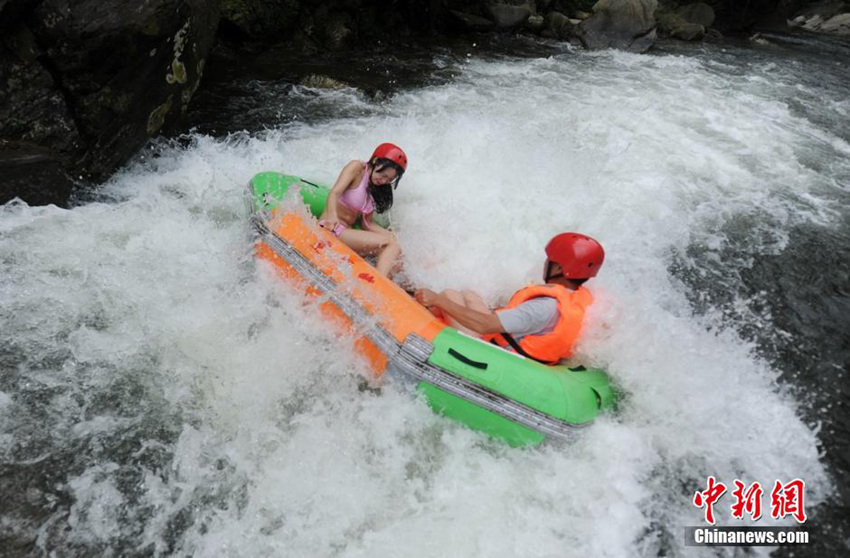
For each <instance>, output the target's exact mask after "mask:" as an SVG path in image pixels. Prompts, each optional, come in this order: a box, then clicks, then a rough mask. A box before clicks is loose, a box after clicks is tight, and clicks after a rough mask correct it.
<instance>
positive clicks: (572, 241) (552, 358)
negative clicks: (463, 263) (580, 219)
mask: <svg viewBox="0 0 850 558" xmlns="http://www.w3.org/2000/svg"><path fill="white" fill-rule="evenodd" d="M604 259H605V251H604V250H603V249H602V245H600V244H599V242H597V241H596V240H594V239H593V238H591V237H589V236H585V235H583V234H578V233H561V234H559V235H557V236H555V237H554V238H552V240H550V241H549V244H547V245H546V263H545V265H544V267H543V281H544V283H545V284H544V285H529V286H527V287H524V288H522V289H520V290H518V291H517V292H516V293H514V295H513V296H512V297H511V299H510V301H509V302H508V304H507V305H506V306H504V307H502V308H497V309H496V310H495V311H494V310H491V309H490V308H489V307H488V306H487V304H485V302H484V300H483V299H482V298H481V297H480V296H479V295H478V294H476V293H474V292H472V291H463V292H458V291H453V290H446V291H443V292H442V293H440V294H437V293H435V292H434V291H431V290H429V289H420V290H418V291H416V300H418V301H419V303H420V304H422V305H423V306H425V307H427V308H429V309H431V311H432V312H434V314H436V315H438V316H441V317H442V318H443V319H444V321H446V323H448V324H449V325H450V326H452V327H454V328H456V329H459V330H461V331H464V332H466V333H469V334H472V335H478V336H480V337H481V338H483V339H485V340H487V341H491V342H493V343H496V344H498V345H499V346H501V347H505V348H507V349H509V350H511V349H512V350H514V351H516V352H518V353H519V354H521V355H523V356H525V357H528V358H532V359H534V360H537V361H539V362H543V363H546V364H555V363H557V362H558V361H560V360H561V359H564V358H567V357H569V356H570V354H571V353H572V350H573V345H574V344H575V341H576V339H577V338H578V335H579V332H580V331H581V324H582V321H583V319H584V312H585V309H586V308H587V307H588V306H590V304H591V303H592V302H593V297H592V296H591V294H590V291H588V290H587V289H586V288H584V287H583V286H582V284H583V283H584V282H585V281H587V280H588V279H590V278H591V277H595V276H596V274H597V273H598V272H599V268H600V267H602V262H603V260H604Z"/></svg>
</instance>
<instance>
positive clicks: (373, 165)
mask: <svg viewBox="0 0 850 558" xmlns="http://www.w3.org/2000/svg"><path fill="white" fill-rule="evenodd" d="M406 169H407V155H405V154H404V151H402V150H401V148H400V147H398V146H397V145H393V144H392V143H382V144H381V145H379V146H378V147H377V148H376V149H375V152H374V153H372V157H371V158H370V159H369V161H368V162H366V163H364V162H362V161H351V162H350V163H348V164H347V165H345V167H344V168H343V169H342V172H341V173H340V174H339V178H337V179H336V182H335V183H334V185H333V188H332V189H331V193H330V195H328V201H327V204H326V206H325V211H324V213H322V217H321V219H320V220H319V225H320V226H322V227H324V228H325V229H327V230H329V231H331V232H333V234H334V235H335V236H337V237H339V239H340V240H342V241H343V242H344V243H345V244H346V245H348V246H349V247H350V248H351V249H352V250H354V251H355V252H357V253H358V254H360V255H361V256H377V257H378V261H377V263H376V265H375V267H376V268H377V270H378V271H379V272H381V273H383V274H384V275H386V276H387V277H389V276H390V274H391V273H392V270H393V265H394V264H395V262H396V260H397V259H398V257H399V255H400V254H401V248H400V247H399V245H398V242H397V241H396V238H395V235H394V234H393V233H391V232H390V231H388V230H386V229H384V228H382V227H379V226H378V225H376V224H375V223H373V222H372V214H373V213H374V212H375V211H377V212H378V213H383V212H385V211H387V210H388V209H389V208H390V207H392V205H393V190H394V189H395V188H396V186H398V182H399V180H401V176H402V175H403V174H404V171H405V170H406ZM358 219H360V226H361V227H362V230H358V229H353V228H352V227H353V226H354V224H355V223H356V222H357V220H358Z"/></svg>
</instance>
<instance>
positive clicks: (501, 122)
mask: <svg viewBox="0 0 850 558" xmlns="http://www.w3.org/2000/svg"><path fill="white" fill-rule="evenodd" d="M728 63H729V62H728V61H725V62H724V61H723V60H722V59H721V58H712V57H710V56H705V57H696V56H694V57H689V56H674V55H655V56H638V55H629V54H622V53H603V54H595V55H588V54H580V55H576V54H566V55H563V56H555V57H551V58H545V59H534V60H512V59H504V60H481V59H475V58H472V59H470V60H469V61H468V62H467V63H465V64H463V65H462V69H463V70H462V72H461V74H460V76H459V77H458V78H457V79H456V80H454V81H453V82H452V83H450V84H446V85H439V86H433V87H426V88H422V89H416V90H412V91H407V92H404V93H400V94H397V95H395V96H394V97H392V98H391V99H390V100H388V101H385V102H383V103H381V104H374V103H372V101H370V100H368V99H367V98H364V97H362V96H360V95H359V94H358V93H357V92H355V91H350V90H343V91H332V92H319V93H318V96H317V97H316V102H317V103H332V104H333V103H335V104H338V105H340V106H348V107H351V106H353V105H363V107H364V108H363V112H364V115H363V116H358V117H350V118H346V119H340V120H331V121H326V122H322V123H313V124H303V125H294V126H288V127H286V128H284V129H282V130H275V131H269V132H267V133H263V134H256V135H254V136H248V135H239V136H233V137H231V138H229V139H212V138H209V137H196V138H194V139H193V141H192V142H191V144H190V145H188V146H183V147H180V146H171V147H162V148H160V149H159V151H158V156H155V157H151V156H150V155H149V156H148V157H147V159H145V160H142V161H140V162H138V163H137V164H134V165H132V166H130V167H129V168H127V169H126V170H124V171H122V172H121V173H120V174H119V175H118V176H116V177H115V178H114V179H113V180H111V181H110V182H109V183H108V184H106V185H105V186H104V187H103V189H102V194H103V196H102V198H101V201H98V202H94V203H88V204H86V205H83V206H80V207H76V208H74V209H71V210H64V209H57V208H55V207H28V206H26V205H25V204H20V203H11V204H8V205H6V206H5V207H3V208H0V265H2V277H3V281H2V285H0V298H2V308H3V313H2V331H0V339H2V345H3V347H4V353H3V355H4V356H3V359H4V360H3V361H2V363H3V372H2V373H3V375H4V377H5V379H4V380H3V383H2V391H0V425H2V428H0V460H2V461H3V462H5V463H7V464H8V466H9V467H10V469H8V470H10V471H11V470H14V471H18V472H17V473H16V474H21V475H24V476H21V477H16V478H25V477H26V474H25V473H20V471H26V470H28V468H32V470H34V471H37V472H38V473H37V475H38V478H37V479H36V478H33V479H32V480H31V484H30V485H29V486H28V487H26V488H21V490H26V491H27V492H26V495H25V496H22V497H21V501H26V502H29V504H28V505H30V506H32V508H33V509H35V510H37V511H32V510H29V509H24V508H21V507H16V508H15V509H14V510H9V509H7V510H6V511H5V512H4V513H3V519H2V522H3V524H2V525H0V529H2V530H7V531H8V532H10V533H13V535H15V536H19V537H21V538H31V539H32V540H34V543H33V544H34V549H36V550H37V551H38V552H44V553H50V552H53V551H56V552H59V554H60V555H61V554H62V553H63V552H68V553H71V554H73V553H97V554H104V555H110V554H112V555H125V554H132V553H134V552H138V553H143V554H147V553H154V554H167V553H172V552H173V553H178V554H180V555H197V556H251V557H255V556H304V557H314V556H344V557H355V556H411V557H413V556H458V557H469V556H487V557H499V556H503V557H511V558H513V557H516V556H559V557H563V556H576V557H578V556H612V557H629V556H634V555H646V556H654V555H657V554H659V553H660V552H664V553H668V554H673V555H684V554H687V555H701V554H705V555H713V554H714V553H715V552H717V551H718V549H707V548H702V549H697V548H686V547H684V546H683V527H684V526H688V525H701V524H703V523H704V522H703V519H702V513H703V512H702V510H699V509H697V508H695V507H694V506H693V504H692V503H691V499H692V498H693V494H694V491H695V490H704V489H705V483H706V477H707V476H708V475H714V476H715V477H717V479H718V480H721V481H723V482H725V483H726V484H727V485H728V486H730V487H731V486H732V481H733V480H734V479H736V478H740V479H743V480H745V481H746V482H748V483H750V482H753V481H760V482H761V483H762V485H763V486H765V487H772V485H773V482H774V481H775V480H777V479H779V480H782V481H783V482H787V481H789V480H791V479H792V478H797V477H799V478H802V479H804V480H805V481H806V488H807V491H806V498H807V506H808V507H809V511H810V512H811V511H812V510H813V509H814V506H815V505H816V504H817V503H818V502H819V501H822V500H823V499H824V498H825V497H826V496H827V495H828V493H829V491H830V490H831V488H830V481H829V479H828V477H827V475H826V472H825V466H824V465H823V464H822V462H821V459H820V456H819V448H818V446H817V438H816V430H817V425H812V424H806V423H805V422H804V421H803V419H802V418H801V416H800V411H799V408H800V405H801V402H800V400H799V398H798V397H797V396H796V395H795V394H794V392H793V391H792V390H789V389H787V388H785V387H783V386H781V385H780V384H778V383H777V381H776V378H777V375H778V372H777V371H776V370H774V369H772V368H771V366H769V365H768V364H767V363H766V362H765V361H763V360H762V359H760V358H759V357H758V356H757V355H756V354H755V352H754V350H753V348H754V347H753V345H752V344H750V343H748V342H745V341H743V340H742V339H741V337H740V336H739V335H738V334H737V333H736V330H735V329H734V328H733V327H729V326H731V324H724V323H723V322H722V318H721V316H720V315H719V314H714V313H711V312H709V313H708V314H705V315H695V314H694V312H693V311H692V310H691V306H690V303H689V301H688V298H687V296H686V289H687V287H685V286H684V285H683V284H682V283H681V282H679V281H677V280H676V279H675V278H674V277H673V276H672V275H671V272H670V265H671V262H672V261H673V260H674V259H675V258H684V259H687V258H689V257H692V256H691V255H689V253H688V252H687V248H688V246H690V245H693V244H698V245H700V246H703V247H704V248H705V249H706V250H708V251H709V252H710V251H711V250H715V249H719V248H721V247H722V246H724V244H726V243H728V242H732V241H737V240H735V239H732V238H730V237H729V236H728V235H727V232H726V231H728V230H729V227H732V226H734V225H735V224H736V223H740V222H742V221H745V222H747V223H749V225H747V226H748V227H749V229H748V231H749V232H748V234H747V238H746V241H747V242H748V243H752V244H753V245H754V246H755V248H754V249H755V250H763V251H768V252H769V251H776V250H780V249H781V248H782V246H783V243H784V242H785V241H786V234H787V233H786V231H787V230H788V229H789V227H791V226H793V225H795V224H798V223H816V224H818V225H822V226H830V224H831V223H834V222H835V221H836V220H837V219H838V218H839V217H838V213H837V208H836V207H835V203H836V202H835V193H836V192H837V191H838V190H839V189H841V188H842V187H843V186H841V185H840V184H838V183H837V182H836V180H835V178H834V177H835V176H837V174H838V172H837V171H835V167H834V166H830V165H832V163H831V164H830V165H820V166H818V165H815V164H812V163H811V161H824V160H826V161H837V162H835V163H834V165H845V166H844V167H841V169H842V170H841V172H843V173H846V172H847V170H846V165H847V162H846V161H847V158H848V156H850V146H849V145H848V144H847V143H846V141H845V140H843V139H841V138H838V137H836V136H834V135H832V134H831V133H830V132H829V131H828V130H825V129H823V128H822V127H819V126H818V125H817V124H816V123H814V122H810V121H808V120H806V119H804V118H801V117H800V116H799V115H797V114H795V113H794V111H792V110H791V109H790V108H789V106H788V105H787V104H786V103H784V102H782V101H779V100H776V98H777V91H779V90H781V89H783V88H793V87H798V85H797V84H795V83H794V80H793V75H792V74H783V73H782V72H781V71H780V70H779V69H777V68H776V66H775V65H773V67H771V66H770V64H769V63H765V64H764V65H763V66H759V65H758V64H754V65H752V66H751V67H749V68H748V71H747V73H745V74H743V75H742V76H739V74H738V72H736V71H732V70H731V69H730V68H729V67H728ZM302 93H303V94H305V95H307V94H310V95H316V94H317V92H315V91H308V90H302ZM830 110H831V111H834V114H836V115H837V117H839V118H843V119H845V120H850V115H849V114H848V113H850V104H848V103H847V102H846V101H845V102H843V103H841V102H838V103H835V104H834V106H832V107H830ZM382 141H392V142H395V143H398V144H399V145H401V146H402V147H403V148H404V149H405V150H406V151H407V154H408V156H409V157H410V161H411V162H410V167H409V171H408V173H407V174H406V175H405V177H404V179H403V180H402V182H401V185H400V187H399V189H398V190H397V191H396V202H395V207H394V210H393V222H394V226H395V228H396V229H397V231H398V236H399V238H400V241H401V244H402V246H403V249H404V251H405V255H404V258H405V265H406V268H407V271H408V274H409V276H410V277H411V278H412V280H413V281H414V282H415V283H416V284H417V285H420V286H427V287H430V288H434V289H442V288H448V287H454V288H473V289H476V290H478V291H479V292H481V293H482V294H483V295H485V297H487V298H488V299H490V300H491V301H492V302H494V303H495V302H496V301H498V300H500V299H501V298H502V297H505V296H506V295H509V294H510V293H511V292H512V291H513V290H514V289H516V288H518V287H520V286H522V285H523V284H524V283H525V282H526V281H528V280H535V279H537V276H538V274H539V272H540V270H541V265H542V258H543V256H542V248H543V246H544V244H545V242H546V241H547V240H548V238H550V237H551V236H552V235H553V234H555V233H558V232H561V231H564V230H573V231H578V232H583V233H586V234H589V235H592V236H594V237H596V238H597V239H599V240H600V241H601V242H602V244H603V245H604V247H605V249H606V251H607V259H606V262H605V266H604V267H603V269H602V271H601V273H600V275H599V276H598V277H597V278H596V279H594V280H593V281H592V282H591V283H590V286H591V287H592V288H593V289H594V292H595V293H596V299H597V302H596V304H595V305H594V307H593V309H592V312H591V314H590V317H589V321H588V323H587V325H586V328H585V333H586V335H585V336H584V337H583V339H582V342H581V344H580V347H579V353H580V358H581V360H583V361H584V362H585V363H587V364H588V365H593V366H598V367H603V368H605V369H607V370H608V371H609V372H610V374H611V376H612V377H613V379H614V381H615V383H616V384H617V385H618V386H619V388H620V389H621V390H622V392H623V393H624V396H623V399H622V401H621V402H620V408H619V411H618V412H617V413H616V414H610V415H606V416H603V417H602V418H601V419H600V420H598V421H597V422H596V423H595V424H594V425H593V426H592V427H591V428H590V429H588V430H587V431H586V432H585V433H584V434H583V435H582V436H580V437H579V438H577V439H576V441H575V443H573V444H570V445H567V446H560V447H556V446H546V447H543V448H539V449H531V450H513V449H510V448H507V447H505V446H503V445H501V444H499V443H497V442H493V441H489V440H488V439H486V438H485V437H483V436H482V435H480V434H478V433H476V432H472V431H470V430H467V429H465V428H464V427H462V426H460V425H458V424H455V423H452V422H450V421H448V420H446V419H444V418H441V417H439V416H437V415H434V414H433V413H432V412H431V411H430V410H429V409H428V407H427V406H426V404H425V403H424V402H423V401H421V400H419V399H417V398H416V397H414V396H412V395H411V394H409V393H408V392H407V391H405V390H404V389H402V387H401V386H399V385H396V384H393V383H390V384H389V385H385V386H384V387H383V388H382V389H381V390H380V393H375V392H372V391H369V390H365V391H364V390H360V389H358V384H359V381H360V380H359V379H360V378H361V377H362V376H364V375H366V374H367V367H366V364H365V363H364V362H362V361H361V360H359V359H358V358H357V357H356V356H354V354H353V352H352V346H351V340H350V339H346V338H338V337H336V335H335V334H334V333H333V332H330V331H328V330H327V329H326V328H325V326H324V325H323V323H322V321H321V319H320V318H319V316H318V313H317V312H316V310H315V309H314V308H313V307H310V306H307V307H304V306H303V305H302V300H301V297H300V296H299V295H298V294H297V293H295V292H293V291H291V290H290V289H289V288H288V287H286V286H285V285H282V284H281V283H280V282H279V281H278V280H277V279H276V278H275V277H274V276H273V275H272V274H270V273H268V270H267V269H266V268H265V267H263V266H258V265H257V264H255V263H254V261H253V259H252V257H251V254H250V246H249V244H248V239H247V219H246V213H245V206H244V200H243V193H244V191H245V185H246V182H247V181H248V179H249V178H250V177H251V176H252V175H253V174H254V173H256V172H259V171H261V170H279V171H284V172H287V173H291V174H296V175H299V176H303V177H305V178H308V179H312V180H315V181H321V182H324V183H328V184H329V183H332V182H333V180H334V179H335V177H336V174H337V173H338V172H339V170H340V169H341V168H342V166H343V165H344V164H345V163H346V162H347V161H349V160H351V159H353V158H359V159H363V158H366V157H367V156H368V155H369V154H370V153H371V150H372V149H373V148H374V146H375V145H377V144H378V143H380V142H382ZM149 153H150V152H149ZM842 159H843V161H844V162H841V160H842ZM845 175H846V174H845ZM703 257H705V256H704V255H703ZM709 257H710V256H709ZM734 265H745V264H743V263H741V262H736V263H735V264H734ZM732 272H734V269H732V270H730V273H732ZM754 319H755V318H754ZM756 325H757V326H759V327H770V324H769V323H765V324H756ZM778 334H780V335H781V332H778ZM46 463H51V465H50V466H47V465H45V464H46ZM47 470H54V473H55V474H54V475H53V476H50V475H48V474H47V473H46V472H45V471H47ZM45 475H47V476H45ZM767 491H768V492H769V488H768V489H767ZM730 492H731V488H730ZM57 494H58V495H57ZM730 496H731V494H729V495H727V496H726V497H725V499H724V500H722V502H721V504H720V505H719V507H718V508H716V513H717V515H718V517H719V522H720V523H721V524H731V523H732V521H733V520H732V519H731V514H730V512H729V509H728V506H729V505H730V503H731V500H730ZM767 514H768V515H769V510H768V512H767ZM780 524H787V523H781V522H774V521H773V520H772V519H770V518H769V517H768V521H765V520H764V519H763V520H762V521H761V522H760V523H759V525H762V526H769V525H780ZM727 550H730V551H731V550H732V549H727ZM759 552H765V553H766V550H765V549H764V548H761V549H756V550H755V553H759Z"/></svg>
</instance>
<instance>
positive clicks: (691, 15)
mask: <svg viewBox="0 0 850 558" xmlns="http://www.w3.org/2000/svg"><path fill="white" fill-rule="evenodd" d="M676 14H678V15H679V17H681V18H682V19H683V20H685V21H686V22H688V23H695V24H697V25H702V26H703V27H704V28H705V27H711V25H712V24H713V23H714V10H713V9H712V8H711V6H709V5H708V4H706V3H704V2H694V3H693V4H687V5H685V6H681V7H679V9H678V10H676Z"/></svg>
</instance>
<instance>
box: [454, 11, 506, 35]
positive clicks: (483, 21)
mask: <svg viewBox="0 0 850 558" xmlns="http://www.w3.org/2000/svg"><path fill="white" fill-rule="evenodd" d="M449 14H451V16H452V19H453V22H454V24H455V26H456V27H460V28H461V29H463V30H465V31H490V30H492V29H493V28H495V27H496V24H495V23H493V22H492V21H491V20H489V19H487V18H485V17H481V16H479V15H475V14H470V13H467V12H460V11H457V10H449Z"/></svg>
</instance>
